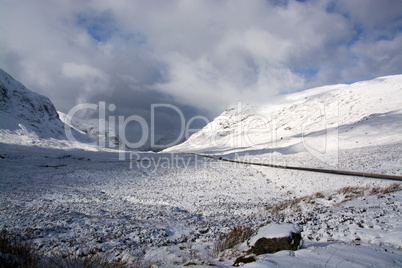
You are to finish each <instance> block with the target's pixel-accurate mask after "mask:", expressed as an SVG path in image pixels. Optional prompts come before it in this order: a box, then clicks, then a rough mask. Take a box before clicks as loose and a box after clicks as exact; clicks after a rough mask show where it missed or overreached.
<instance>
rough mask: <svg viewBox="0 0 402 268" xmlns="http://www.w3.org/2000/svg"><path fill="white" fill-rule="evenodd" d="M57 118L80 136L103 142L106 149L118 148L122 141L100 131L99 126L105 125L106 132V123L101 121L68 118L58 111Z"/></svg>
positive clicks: (117, 137)
mask: <svg viewBox="0 0 402 268" xmlns="http://www.w3.org/2000/svg"><path fill="white" fill-rule="evenodd" d="M57 113H58V114H59V117H60V119H61V121H62V122H63V123H64V124H67V125H68V126H69V127H71V128H72V129H74V130H76V131H78V132H80V133H81V134H84V135H88V136H89V137H90V138H91V139H92V140H94V141H97V142H99V141H103V142H104V143H105V145H106V146H108V147H118V146H119V144H120V143H122V141H121V140H120V138H119V136H118V135H117V134H116V135H113V136H110V134H109V133H108V131H104V132H102V131H100V130H99V128H100V127H99V124H100V123H102V124H105V129H106V130H108V126H109V125H108V124H109V122H107V121H101V120H99V119H81V118H69V117H68V115H67V114H65V113H63V112H60V111H58V112H57Z"/></svg>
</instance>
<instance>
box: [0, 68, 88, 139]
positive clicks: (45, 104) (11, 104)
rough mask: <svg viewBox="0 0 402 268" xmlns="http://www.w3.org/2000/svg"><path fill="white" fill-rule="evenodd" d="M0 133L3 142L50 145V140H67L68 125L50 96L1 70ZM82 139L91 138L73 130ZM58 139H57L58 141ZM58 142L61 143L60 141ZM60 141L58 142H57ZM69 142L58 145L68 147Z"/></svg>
mask: <svg viewBox="0 0 402 268" xmlns="http://www.w3.org/2000/svg"><path fill="white" fill-rule="evenodd" d="M0 104H1V105H0V134H1V142H4V143H17V144H39V143H41V144H42V143H43V145H44V146H48V145H49V143H48V142H45V143H44V142H43V141H44V140H47V139H57V140H59V141H60V142H61V140H66V134H65V125H64V123H63V122H62V121H61V120H60V118H59V115H58V113H57V111H56V109H55V107H54V105H53V103H52V102H51V101H50V100H49V98H47V97H45V96H42V95H40V94H38V93H35V92H32V91H31V90H29V89H28V88H26V87H25V86H24V85H23V84H21V83H20V82H18V81H17V80H15V79H14V78H13V77H12V76H11V75H9V74H8V73H6V72H5V71H4V70H2V69H0ZM72 132H73V134H74V137H75V138H76V139H78V140H80V141H82V142H90V139H89V138H88V137H87V136H86V135H83V134H81V133H79V132H77V131H75V130H74V129H73V131H72ZM54 142H55V141H53V143H54ZM60 142H58V143H60ZM56 143H57V142H56ZM66 144H68V142H67V141H63V142H62V144H59V145H56V144H54V145H55V146H65V145H66Z"/></svg>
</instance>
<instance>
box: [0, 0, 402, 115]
mask: <svg viewBox="0 0 402 268" xmlns="http://www.w3.org/2000/svg"><path fill="white" fill-rule="evenodd" d="M273 2H275V1H265V0H251V1H231V0H222V1H215V0H206V1H197V0H192V1H184V0H172V1H166V0H153V1H128V0H113V1H112V0H105V1H95V0H91V1H78V0H74V1H67V0H65V1H57V2H56V1H46V0H42V1H29V0H25V1H23V0H21V1H10V0H0V5H1V8H0V10H1V11H0V12H1V14H0V32H1V34H0V43H1V50H0V59H1V61H0V67H1V68H4V69H5V70H6V71H8V72H10V73H11V74H12V75H14V76H15V78H17V79H19V80H21V81H22V82H24V83H25V84H26V85H27V86H28V87H29V88H32V89H33V90H35V91H38V92H39V93H41V94H44V95H47V96H49V97H50V98H51V99H52V101H54V102H55V104H56V106H57V107H58V108H59V109H61V110H64V111H67V110H68V109H69V107H72V106H73V105H75V104H77V102H79V101H89V100H91V101H95V100H106V101H108V100H110V101H112V100H113V102H115V104H116V106H117V107H122V109H124V110H127V111H128V110H130V109H133V110H135V109H141V111H140V110H135V111H139V112H142V111H143V110H146V109H148V107H149V105H150V104H151V103H153V102H161V101H168V100H169V101H173V102H174V103H180V104H186V105H188V106H190V107H195V108H196V109H202V110H204V111H205V110H208V111H213V114H214V115H216V114H217V113H219V112H220V111H221V110H222V109H223V108H224V107H225V106H227V105H229V104H232V103H233V102H236V101H238V100H242V101H250V102H253V101H254V102H257V101H260V102H263V101H265V100H268V99H269V98H270V97H271V96H274V95H276V94H281V93H283V92H288V91H292V90H299V89H303V88H308V87H312V86H318V85H324V84H328V83H344V82H353V81H356V80H360V79H368V78H373V77H376V76H381V75H387V74H395V73H401V72H402V62H401V61H402V60H401V57H400V49H399V47H401V37H400V29H401V28H402V19H401V16H400V14H399V10H401V1H393V0H384V1H376V0H362V1H359V0H356V1H348V0H339V1H338V0H337V1H332V0H323V1H318V0H311V1H306V2H303V3H302V2H298V1H294V0H289V1H282V2H281V4H277V5H274V4H272V3H273ZM96 35H98V36H96ZM77 96H78V98H77ZM174 103H173V104H174ZM133 113H135V112H132V114H133Z"/></svg>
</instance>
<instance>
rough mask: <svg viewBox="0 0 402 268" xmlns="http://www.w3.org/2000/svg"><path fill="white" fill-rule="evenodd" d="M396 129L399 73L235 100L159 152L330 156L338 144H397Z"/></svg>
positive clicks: (401, 87) (400, 110) (401, 98)
mask: <svg viewBox="0 0 402 268" xmlns="http://www.w3.org/2000/svg"><path fill="white" fill-rule="evenodd" d="M401 133H402V75H394V76H386V77H380V78H377V79H374V80H370V81H363V82H357V83H354V84H351V85H344V84H341V85H332V86H324V87H319V88H313V89H309V90H305V91H302V92H297V93H293V94H288V95H284V96H282V97H280V98H277V99H275V100H272V101H270V103H268V104H267V105H263V106H252V105H244V104H240V103H239V104H238V105H235V106H233V107H230V108H228V109H227V110H226V111H224V112H223V113H222V114H221V115H220V116H218V117H217V118H216V119H215V120H213V121H212V122H210V123H209V124H208V125H207V126H205V127H204V128H203V129H202V130H200V131H199V132H198V133H195V134H194V135H192V136H191V137H190V138H189V139H188V140H187V141H186V142H184V143H182V144H180V145H178V146H174V147H171V148H168V149H166V150H164V152H206V153H211V154H229V153H235V152H236V153H239V152H243V153H250V154H253V155H266V154H271V155H273V154H277V155H291V154H297V153H301V152H305V153H308V154H309V155H311V154H316V156H318V157H322V158H325V157H327V158H329V159H327V160H329V161H332V160H336V159H334V158H337V157H338V154H339V153H340V152H342V150H349V149H353V148H357V147H359V148H362V147H370V146H383V145H387V144H388V145H389V144H395V146H394V147H398V148H399V149H400V148H401V147H402V136H401ZM321 160H323V159H321ZM324 160H325V159H324ZM324 162H325V161H324Z"/></svg>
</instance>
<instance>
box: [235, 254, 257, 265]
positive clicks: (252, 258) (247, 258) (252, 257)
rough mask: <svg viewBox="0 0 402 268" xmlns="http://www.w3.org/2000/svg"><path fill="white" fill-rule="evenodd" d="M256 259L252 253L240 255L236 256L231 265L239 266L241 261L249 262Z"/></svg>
mask: <svg viewBox="0 0 402 268" xmlns="http://www.w3.org/2000/svg"><path fill="white" fill-rule="evenodd" d="M256 260H257V259H256V258H255V256H254V255H251V256H240V257H238V258H237V259H236V260H235V262H234V263H233V266H240V264H241V263H244V264H245V263H250V262H255V261H256Z"/></svg>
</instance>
